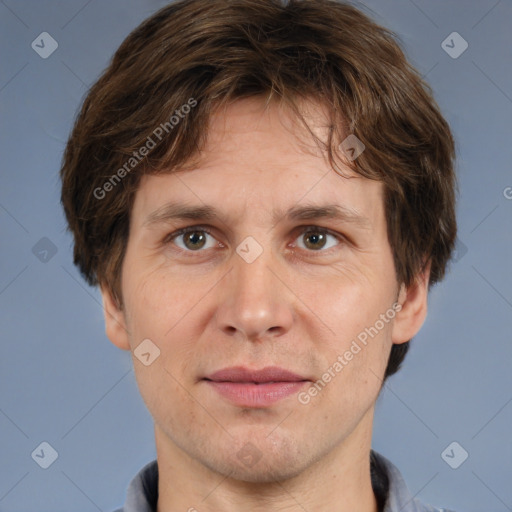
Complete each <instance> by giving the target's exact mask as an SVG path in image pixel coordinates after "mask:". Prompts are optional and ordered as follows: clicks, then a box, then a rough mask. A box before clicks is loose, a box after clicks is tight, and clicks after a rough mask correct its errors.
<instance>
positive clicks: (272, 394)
mask: <svg viewBox="0 0 512 512" xmlns="http://www.w3.org/2000/svg"><path fill="white" fill-rule="evenodd" d="M202 380H203V381H204V382H205V383H206V384H207V385H208V386H210V387H211V388H212V389H213V390H214V391H216V392H217V393H218V394H219V395H220V396H222V397H224V398H226V399H227V400H229V401H230V402H231V403H233V404H234V405H237V406H240V407H255V408H257V407H267V406H269V405H271V404H273V403H275V402H278V401H280V400H282V399H284V398H286V397H288V396H290V395H292V394H294V393H297V392H298V391H299V390H300V389H301V388H302V387H303V386H304V385H305V384H306V383H307V382H311V379H309V378H307V377H304V376H301V375H298V374H296V373H293V372H290V371H288V370H285V369H283V368H279V367H277V366H267V367H265V368H262V369H260V370H250V369H248V368H245V367H242V366H236V367H231V368H224V369H223V370H219V371H217V372H215V373H212V374H211V375H209V376H208V377H205V378H203V379H202Z"/></svg>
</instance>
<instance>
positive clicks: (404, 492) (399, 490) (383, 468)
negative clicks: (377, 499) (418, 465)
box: [370, 450, 455, 512]
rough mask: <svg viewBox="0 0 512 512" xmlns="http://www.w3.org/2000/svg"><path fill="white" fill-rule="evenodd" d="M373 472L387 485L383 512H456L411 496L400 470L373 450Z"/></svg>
mask: <svg viewBox="0 0 512 512" xmlns="http://www.w3.org/2000/svg"><path fill="white" fill-rule="evenodd" d="M370 460H371V464H372V466H373V471H374V472H375V473H376V474H377V475H379V478H380V479H381V481H384V482H385V483H386V487H387V493H386V499H385V506H384V510H383V512H455V511H453V510H449V509H447V508H438V507H434V506H432V505H428V504H425V503H422V502H420V501H419V500H418V499H416V498H414V496H412V495H411V493H410V491H409V489H408V487H407V485H406V483H405V480H404V478H403V477H402V474H401V473H400V471H399V469H398V468H397V467H396V466H395V465H394V464H393V463H392V462H391V461H390V460H388V459H387V458H386V457H384V456H383V455H381V454H379V453H377V452H375V451H374V450H372V451H371V452H370Z"/></svg>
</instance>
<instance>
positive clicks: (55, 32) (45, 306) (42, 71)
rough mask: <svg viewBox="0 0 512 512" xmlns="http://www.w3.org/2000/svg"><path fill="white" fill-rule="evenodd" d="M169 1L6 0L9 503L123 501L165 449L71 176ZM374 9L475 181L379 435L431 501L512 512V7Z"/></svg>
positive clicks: (1, 219)
mask: <svg viewBox="0 0 512 512" xmlns="http://www.w3.org/2000/svg"><path fill="white" fill-rule="evenodd" d="M165 3H166V2H164V1H155V0H122V1H121V0H108V1H102V2H100V1H98V0H89V1H87V0H67V1H64V0H47V1H44V2H43V1H40V0H32V1H31V0H18V1H16V0H5V1H2V2H0V42H1V44H0V52H1V67H0V108H1V113H0V116H1V117H0V123H1V125H0V130H1V137H0V151H1V153H0V154H1V159H0V172H1V174H0V233H1V240H2V246H1V251H0V268H1V272H0V332H1V337H2V338H1V357H0V511H2V512H7V511H8V512H15V511H20V512H21V511H24V512H36V511H37V512H45V511H54V512H57V511H62V512H79V511H96V510H100V511H106V512H108V511H111V510H113V509H115V508H116V507H117V506H119V505H121V504H122V503H123V502H124V498H125V490H126V486H127V484H128V482H129V481H130V479H131V478H132V477H133V476H134V475H135V473H136V472H137V471H138V470H139V469H140V468H141V467H142V466H143V465H144V464H145V463H146V462H148V461H150V460H152V459H153V458H154V457H155V455H156V454H155V449H154V440H153V429H152V421H151V417H150V415H149V413H148V412H147V411H146V409H145V406H144V404H143V402H142V399H141V398H140V395H139V393H138V390H137V386H136V383H135V378H134V374H133V370H132V362H131V358H130V355H129V354H128V353H127V352H123V351H121V350H119V349H117V348H115V347H114V346H113V345H112V344H111V343H110V342H109V341H108V339H107V338H106V336H105V332H104V322H103V312H102V308H101V298H100V294H99V292H98V290H96V289H94V288H90V287H88V286H87V284H85V282H84V281H83V280H82V279H81V277H80V276H79V274H78V273H77V271H76V269H75V268H74V266H73V264H72V254H71V248H72V240H71V237H70V235H69V234H68V233H66V225H65V221H64V217H63V213H62V211H61V207H60V204H59V196H60V190H59V187H60V184H59V180H58V170H59V167H60V160H61V155H62V151H63V148H64V145H65V142H66V139H67V136H68V134H69V131H70V128H71V123H72V121H73V119H74V116H75V113H76V111H77V109H78V106H79V105H80V103H81V101H82V100H83V97H84V95H85V93H86V91H87V89H88V87H89V86H90V85H92V83H94V81H95V80H96V79H97V77H98V76H99V74H100V73H101V71H102V70H103V69H104V68H105V66H106V65H107V63H108V61H109V59H110V57H111V56H112V54H113V52H114V51H115V49H116V48H117V47H118V45H119V44H120V43H121V42H122V40H123V39H124V38H125V37H126V36H127V35H128V33H129V32H130V31H131V30H132V29H133V28H135V27H136V26H137V25H138V24H139V23H140V22H141V21H142V20H143V19H145V18H146V17H148V16H149V15H151V14H152V13H153V12H155V11H156V10H157V9H158V8H160V7H162V6H163V5H165ZM359 5H361V6H364V7H365V9H370V10H371V11H370V12H371V13H372V15H373V17H374V18H375V19H376V20H377V21H378V22H380V23H382V24H384V25H386V26H388V27H389V28H391V29H392V30H394V31H396V32H397V33H398V34H399V36H400V37H401V39H402V41H403V44H404V47H405V50H406V52H407V54H408V56H409V58H410V59H411V60H412V62H413V64H414V65H415V66H417V68H418V69H419V70H420V72H421V73H422V74H424V75H426V78H427V80H428V81H429V83H430V84H431V85H432V86H433V89H434V92H435V96H436V98H437V100H438V102H439V104H440V106H441V108H442V110H443V112H444V114H445V116H446V118H447V119H448V121H449V122H450V124H451V126H452V128H453V131H454V133H455V137H456V139H457V151H458V164H457V172H458V176H459V184H460V198H459V202H458V216H459V217H458V218H459V242H458V250H457V255H456V261H454V262H453V263H452V264H451V266H450V270H449V273H448V276H447V278H446V280H445V281H444V282H443V283H441V284H440V285H438V286H436V287H435V288H434V289H433V291H432V292H431V297H430V310H429V317H428V319H427V321H426V323H425V325H424V327H423V329H422V331H421V333H420V334H419V335H418V336H417V337H416V338H415V339H414V341H413V343H412V347H411V350H410V352H409V354H408V356H407V358H406V362H405V365H404V367H403V369H402V370H401V371H400V372H399V373H398V374H397V375H395V376H394V377H392V378H391V379H390V380H389V381H388V384H387V385H386V387H385V389H384V390H383V392H382V395H381V397H380V398H379V400H378V403H377V408H376V418H375V426H374V440H373V447H374V448H375V449H376V450H378V451H379V452H381V453H382V454H383V455H385V456H387V457H388V458H390V459H391V460H392V461H393V462H394V463H395V464H396V465H397V466H398V467H399V469H400V470H401V471H402V473H403V474H404V476H405V479H406V481H407V484H408V486H409V488H410V490H411V491H412V493H413V494H415V495H417V497H418V498H420V499H421V500H423V501H425V502H429V503H432V504H435V505H438V506H445V507H448V508H452V509H455V510H457V511H458V512H462V511H467V512H476V511H485V512H493V511H494V512H505V511H507V510H508V511H509V510H512V486H511V485H510V483H511V477H512V441H511V432H512V428H511V426H512V403H511V402H512V372H511V362H512V344H511V334H510V332H511V328H512V321H511V320H512V264H511V262H512V226H511V224H512V223H511V220H512V189H511V188H507V187H512V173H511V162H512V149H511V148H512V30H511V29H510V27H511V26H512V1H511V0H500V1H496V0H479V1H473V2H469V1H463V0H429V1H427V0H414V1H413V0H393V1H391V0H384V1H382V0H380V1H377V0H372V1H366V2H364V4H363V3H360V4H359ZM454 31H456V32H458V33H459V34H460V35H461V36H462V37H463V38H464V39H465V40H466V41H467V43H468V45H469V46H468V49H467V50H466V51H465V52H464V53H463V54H462V55H460V56H459V57H458V58H456V59H454V58H452V57H450V56H449V55H448V54H447V53H446V52H445V51H444V49H443V48H442V46H441V43H442V41H443V40H445V38H446V37H447V36H448V35H449V34H451V33H452V32H454ZM42 32H48V33H49V34H51V36H52V37H53V38H54V39H55V40H56V41H57V43H58V48H57V50H56V51H55V52H54V53H53V54H52V55H51V56H49V57H48V58H47V59H43V58H41V57H40V56H39V55H38V54H37V53H36V52H35V51H34V50H33V49H32V47H31V43H32V41H34V40H36V38H37V37H38V36H39V34H41V33H42ZM457 44H458V43H457ZM41 239H43V240H42V241H41ZM42 250H46V251H47V252H46V253H41V251H42ZM45 260H46V261H45ZM43 441H46V442H48V443H50V445H51V446H52V447H53V448H54V449H55V450H56V451H57V452H58V458H57V460H56V461H55V463H54V464H53V465H51V466H50V467H49V468H48V469H46V470H44V469H42V468H40V467H39V466H38V465H37V464H36V463H35V462H34V460H33V459H32V458H31V453H32V452H33V451H34V449H35V448H36V447H37V446H38V445H39V444H40V443H41V442H43ZM453 441H456V442H458V443H459V444H460V445H461V446H462V447H463V448H464V449H465V450H466V451H467V452H468V453H469V457H468V459H467V460H466V461H465V462H464V463H463V464H462V465H460V467H459V468H458V469H452V468H451V467H449V466H448V465H447V463H446V462H445V461H444V460H443V458H442V457H441V453H442V452H443V450H444V449H445V448H446V447H447V446H448V445H449V444H450V443H452V442H453Z"/></svg>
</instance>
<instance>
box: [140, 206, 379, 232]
mask: <svg viewBox="0 0 512 512" xmlns="http://www.w3.org/2000/svg"><path fill="white" fill-rule="evenodd" d="M214 219H222V214H221V212H219V211H218V210H217V209H216V208H215V207H213V206H209V205H202V206H200V205H197V206H191V205H186V204H182V203H175V202H169V203H166V204H164V205H163V206H161V207H160V208H158V209H156V210H155V211H153V212H151V213H150V214H149V215H148V216H147V217H146V219H145V220H144V222H143V227H153V226H155V225H158V224H164V223H166V222H170V221H172V220H200V221H210V220H214ZM272 219H273V221H274V222H275V223H276V224H277V223H278V222H280V221H281V220H288V221H298V220H316V219H332V220H337V221H341V222H345V223H350V224H354V225H355V226H357V227H360V228H362V229H370V228H371V222H370V220H369V219H368V218H366V217H364V216H363V215H361V214H359V213H358V212H357V211H356V210H354V209H352V208H348V207H346V206H342V205H339V204H324V205H316V204H306V205H302V206H301V205H296V206H293V207H292V208H290V209H289V210H288V211H283V210H280V209H274V210H273V211H272Z"/></svg>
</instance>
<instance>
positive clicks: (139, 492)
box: [115, 450, 453, 512]
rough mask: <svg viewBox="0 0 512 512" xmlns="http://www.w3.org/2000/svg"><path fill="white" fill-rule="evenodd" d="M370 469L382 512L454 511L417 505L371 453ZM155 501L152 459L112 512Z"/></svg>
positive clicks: (393, 470)
mask: <svg viewBox="0 0 512 512" xmlns="http://www.w3.org/2000/svg"><path fill="white" fill-rule="evenodd" d="M370 470H371V479H372V487H373V492H374V493H375V497H376V499H377V503H378V505H379V510H380V511H382V512H453V511H451V510H448V509H446V508H435V507H432V506H431V505H425V504H422V503H420V502H419V501H418V500H417V499H415V498H413V496H411V494H410V492H409V490H408V489H407V486H406V484H405V482H404V479H403V478H402V475H401V474H400V471H399V470H398V468H397V467H396V466H395V465H393V464H392V463H391V462H390V461H389V460H388V459H386V458H385V457H383V456H382V455H380V454H379V453H377V452H375V451H374V450H371V452H370ZM157 500H158V466H157V461H156V460H154V461H152V462H150V463H149V464H147V465H146V466H144V467H143V468H142V469H141V470H140V472H139V473H138V474H137V475H136V476H135V478H134V479H133V480H132V481H131V482H130V485H129V487H128V493H127V496H126V503H125V504H124V507H123V508H120V509H118V510H116V511H115V512H155V511H156V503H157Z"/></svg>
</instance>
